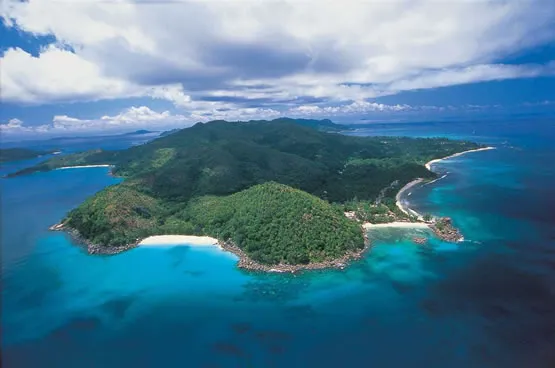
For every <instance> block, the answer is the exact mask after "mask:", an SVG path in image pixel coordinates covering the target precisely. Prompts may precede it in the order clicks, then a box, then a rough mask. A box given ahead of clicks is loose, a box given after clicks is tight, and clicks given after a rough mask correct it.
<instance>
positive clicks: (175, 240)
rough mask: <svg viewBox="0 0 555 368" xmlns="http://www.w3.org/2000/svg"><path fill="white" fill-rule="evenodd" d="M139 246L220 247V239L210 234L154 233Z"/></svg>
mask: <svg viewBox="0 0 555 368" xmlns="http://www.w3.org/2000/svg"><path fill="white" fill-rule="evenodd" d="M138 245H139V246H142V247H144V246H147V247H156V246H160V247H163V246H169V245H171V246H176V245H184V246H195V247H209V246H216V247H218V248H220V245H219V244H218V239H215V238H211V237H209V236H192V235H154V236H149V237H148V238H145V239H143V240H141V242H140V243H139V244H138Z"/></svg>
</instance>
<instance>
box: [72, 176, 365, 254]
mask: <svg viewBox="0 0 555 368" xmlns="http://www.w3.org/2000/svg"><path fill="white" fill-rule="evenodd" d="M66 221H67V222H66V224H67V225H68V226H70V227H71V228H75V229H78V230H79V232H80V233H81V235H82V236H84V237H85V238H86V239H88V240H90V241H91V242H93V243H97V244H105V245H114V246H120V245H124V244H127V243H131V242H135V241H136V240H137V239H141V238H144V237H147V236H149V235H156V234H192V235H209V236H213V237H216V238H218V239H221V240H225V241H228V240H231V241H233V242H234V243H235V244H238V245H240V247H241V248H242V249H243V250H244V251H245V252H246V253H247V254H248V255H249V256H250V257H251V258H252V259H253V260H255V261H258V262H260V263H263V264H277V263H286V264H307V263H311V262H321V261H324V260H330V259H334V258H338V257H340V256H342V255H344V254H345V253H346V252H349V251H356V250H359V249H362V248H363V247H364V239H363V237H362V232H361V229H360V226H359V225H358V224H357V223H356V222H354V221H351V220H348V219H347V218H346V217H345V216H344V215H343V212H342V210H341V209H340V208H339V207H337V206H332V205H330V204H329V203H328V202H326V201H324V200H321V199H319V198H317V197H315V196H313V195H310V194H308V193H306V192H303V191H301V190H298V189H293V188H291V187H288V186H285V185H282V184H278V183H274V182H269V183H265V184H260V185H256V186H253V187H251V188H249V189H246V190H244V191H241V192H238V193H235V194H232V195H229V196H204V197H199V198H195V199H194V200H192V201H190V202H189V203H188V204H185V205H183V206H177V207H172V206H168V205H167V204H164V203H162V202H160V201H158V200H156V199H154V198H152V197H150V196H147V195H144V194H141V193H139V192H137V191H135V190H134V189H133V188H132V187H130V186H128V185H117V186H113V187H110V188H107V189H105V190H103V191H101V192H100V193H98V194H97V195H96V196H94V197H92V198H90V199H88V200H87V201H85V203H83V204H82V205H81V206H80V207H78V208H77V209H75V210H73V211H71V212H70V214H69V215H68V217H67V219H66Z"/></svg>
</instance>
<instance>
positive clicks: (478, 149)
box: [424, 147, 495, 171]
mask: <svg viewBox="0 0 555 368" xmlns="http://www.w3.org/2000/svg"><path fill="white" fill-rule="evenodd" d="M492 149H495V147H483V148H476V149H473V150H468V151H464V152H459V153H455V154H454V155H451V156H447V157H444V158H437V159H435V160H431V161H428V162H427V163H426V165H424V166H426V169H428V170H430V171H431V170H432V165H433V164H435V163H437V162H440V161H443V160H447V159H449V158H453V157H458V156H461V155H465V154H467V153H470V152H479V151H488V150H492Z"/></svg>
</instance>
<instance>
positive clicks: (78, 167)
mask: <svg viewBox="0 0 555 368" xmlns="http://www.w3.org/2000/svg"><path fill="white" fill-rule="evenodd" d="M112 166H113V165H104V164H103V165H80V166H63V167H58V168H57V169H56V170H67V169H86V168H89V167H112Z"/></svg>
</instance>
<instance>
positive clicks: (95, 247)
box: [49, 224, 139, 255]
mask: <svg viewBox="0 0 555 368" xmlns="http://www.w3.org/2000/svg"><path fill="white" fill-rule="evenodd" d="M49 230H51V231H63V232H65V233H66V234H68V235H69V236H70V237H71V239H72V240H73V243H74V244H77V245H78V246H79V247H81V248H83V249H84V250H86V251H87V253H88V254H92V255H115V254H118V253H122V252H125V251H126V250H129V249H133V248H136V247H137V245H138V244H139V242H138V241H137V242H136V243H133V244H126V245H121V246H110V247H108V246H105V245H99V244H94V243H91V242H90V241H89V240H87V239H85V238H84V237H83V236H82V235H81V234H80V233H79V231H77V230H76V229H73V228H70V227H67V226H65V225H64V224H55V225H53V226H50V228H49Z"/></svg>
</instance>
